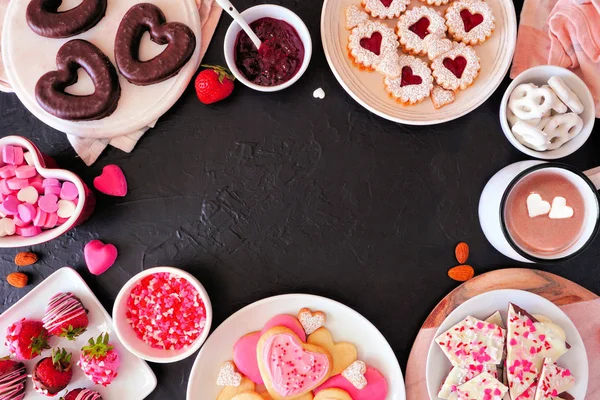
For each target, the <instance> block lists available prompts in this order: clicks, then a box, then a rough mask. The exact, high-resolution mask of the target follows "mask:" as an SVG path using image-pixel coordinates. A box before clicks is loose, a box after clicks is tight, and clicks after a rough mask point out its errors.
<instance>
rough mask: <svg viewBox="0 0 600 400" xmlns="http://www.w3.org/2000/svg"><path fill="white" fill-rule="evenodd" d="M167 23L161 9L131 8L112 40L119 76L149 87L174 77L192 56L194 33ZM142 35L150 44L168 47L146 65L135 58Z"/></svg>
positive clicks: (149, 5) (176, 23)
mask: <svg viewBox="0 0 600 400" xmlns="http://www.w3.org/2000/svg"><path fill="white" fill-rule="evenodd" d="M166 21H167V20H166V18H165V15H164V14H163V12H162V11H161V9H160V8H158V7H157V6H155V5H153V4H149V3H140V4H137V5H135V6H133V7H131V8H130V9H129V11H127V13H126V14H125V16H124V17H123V19H122V20H121V24H120V25H119V29H118V30H117V36H116V38H115V60H116V61H117V68H119V72H121V74H122V75H123V76H124V77H125V78H126V79H127V80H128V81H129V82H131V83H133V84H134V85H140V86H146V85H152V84H154V83H158V82H162V81H165V80H167V79H169V78H171V77H173V76H175V75H177V73H178V72H179V70H180V69H181V68H183V66H184V65H185V64H186V63H187V62H188V61H189V59H190V58H191V57H192V54H194V50H195V49H196V35H194V32H193V31H192V30H191V29H190V28H189V27H188V26H187V25H184V24H182V23H179V22H169V23H167V22H166ZM144 32H149V33H150V38H151V39H152V41H153V42H155V43H158V44H160V45H165V44H166V45H167V47H166V49H165V50H164V51H163V52H162V53H160V54H159V55H157V56H156V57H154V58H152V59H150V60H148V61H141V60H140V59H139V57H138V53H139V47H140V41H141V40H142V36H143V34H144Z"/></svg>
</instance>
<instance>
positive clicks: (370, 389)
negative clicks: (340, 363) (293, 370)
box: [315, 367, 388, 400]
mask: <svg viewBox="0 0 600 400" xmlns="http://www.w3.org/2000/svg"><path fill="white" fill-rule="evenodd" d="M365 378H366V379H367V386H365V388H364V389H362V390H358V389H357V388H356V387H354V385H353V384H352V383H350V382H349V381H348V380H347V379H346V378H344V377H343V376H342V375H341V374H340V375H335V376H332V377H331V378H329V379H328V380H326V381H325V383H323V384H322V385H321V386H319V387H318V388H316V389H315V394H317V393H319V392H320V391H321V390H325V389H329V388H337V389H342V390H345V391H346V392H348V394H349V395H350V397H352V400H385V398H386V397H387V394H388V385H387V381H386V380H385V378H384V377H383V375H381V373H380V372H379V371H377V370H376V369H375V368H371V367H367V372H366V373H365Z"/></svg>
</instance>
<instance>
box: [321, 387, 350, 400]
mask: <svg viewBox="0 0 600 400" xmlns="http://www.w3.org/2000/svg"><path fill="white" fill-rule="evenodd" d="M315 400H352V397H350V395H349V394H348V392H346V391H344V390H342V389H335V388H332V389H325V390H323V391H322V392H319V394H317V397H315Z"/></svg>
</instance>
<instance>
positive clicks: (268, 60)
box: [234, 18, 304, 86]
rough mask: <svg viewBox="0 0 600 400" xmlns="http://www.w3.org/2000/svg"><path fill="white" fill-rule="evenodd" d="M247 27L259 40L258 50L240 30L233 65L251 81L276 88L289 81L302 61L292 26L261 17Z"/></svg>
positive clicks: (300, 44) (301, 49) (299, 45)
mask: <svg viewBox="0 0 600 400" xmlns="http://www.w3.org/2000/svg"><path fill="white" fill-rule="evenodd" d="M250 27H251V28H252V30H253V31H254V33H256V35H257V36H258V38H259V39H260V40H261V41H262V45H261V46H260V49H259V50H257V49H256V47H254V44H253V43H252V41H251V40H250V38H249V37H248V35H247V34H246V32H244V31H241V32H240V33H239V34H238V36H237V39H236V42H235V50H234V51H235V65H236V66H237V68H238V69H239V70H240V72H241V73H242V74H243V75H244V77H246V79H248V80H249V81H250V82H252V83H254V84H257V85H260V86H276V85H280V84H282V83H285V82H287V81H289V80H290V79H292V78H293V77H294V75H296V74H297V73H298V70H299V69H300V67H301V66H302V62H303V61H304V44H303V43H302V40H301V39H300V36H299V35H298V32H296V29H294V27H293V26H291V25H290V24H288V23H287V22H285V21H282V20H279V19H275V18H260V19H258V20H256V21H254V22H252V23H251V24H250Z"/></svg>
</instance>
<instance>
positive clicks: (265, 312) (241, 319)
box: [187, 294, 406, 400]
mask: <svg viewBox="0 0 600 400" xmlns="http://www.w3.org/2000/svg"><path fill="white" fill-rule="evenodd" d="M302 307H308V308H310V309H312V310H315V311H316V310H320V311H323V312H325V313H326V314H327V323H326V324H325V325H326V327H327V329H329V330H330V331H331V333H332V335H333V338H334V339H335V341H348V342H351V343H353V344H354V345H355V346H356V348H357V349H358V356H359V358H360V359H361V360H363V361H364V362H365V363H367V364H368V365H371V366H373V367H375V368H377V369H378V370H379V371H380V372H381V373H382V374H383V376H385V378H386V379H387V382H388V386H389V394H388V396H387V399H386V400H405V399H406V394H405V390H404V378H403V376H402V371H401V370H400V365H399V364H398V360H397V359H396V356H395V355H394V351H393V350H392V348H391V347H390V345H389V344H388V342H387V341H386V340H385V338H384V337H383V335H382V334H381V333H380V332H379V331H378V330H377V328H376V327H375V326H373V324H371V323H370V322H369V321H368V320H367V319H366V318H365V317H363V316H362V315H360V314H359V313H357V312H356V311H354V310H352V309H351V308H349V307H347V306H345V305H343V304H341V303H338V302H336V301H333V300H330V299H327V298H325V297H320V296H312V295H307V294H287V295H282V296H275V297H269V298H266V299H263V300H260V301H257V302H255V303H252V304H250V305H248V306H246V307H244V308H242V309H241V310H239V311H238V312H236V313H234V314H233V315H232V316H230V317H229V318H227V319H226V320H225V321H224V322H223V323H222V324H221V325H220V326H219V327H218V328H217V329H215V331H214V332H213V334H212V335H211V336H210V338H209V339H208V340H207V341H206V343H205V345H204V346H203V347H202V350H200V353H198V357H197V358H196V362H195V363H194V366H193V368H192V372H191V374H190V379H189V381H188V389H187V400H197V399H214V398H216V397H217V394H218V393H219V392H220V389H221V388H219V387H218V386H217V385H216V383H215V382H216V380H217V375H218V374H219V368H220V367H221V365H222V364H223V362H225V361H228V360H231V357H232V352H233V345H234V344H235V343H236V342H237V340H238V339H239V338H240V337H242V336H243V335H245V334H247V333H250V332H253V331H259V330H261V329H262V328H263V325H264V324H265V323H266V322H267V321H268V320H269V319H271V318H272V317H274V316H276V315H278V314H292V315H296V314H297V313H298V311H299V310H300V309H301V308H302Z"/></svg>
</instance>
